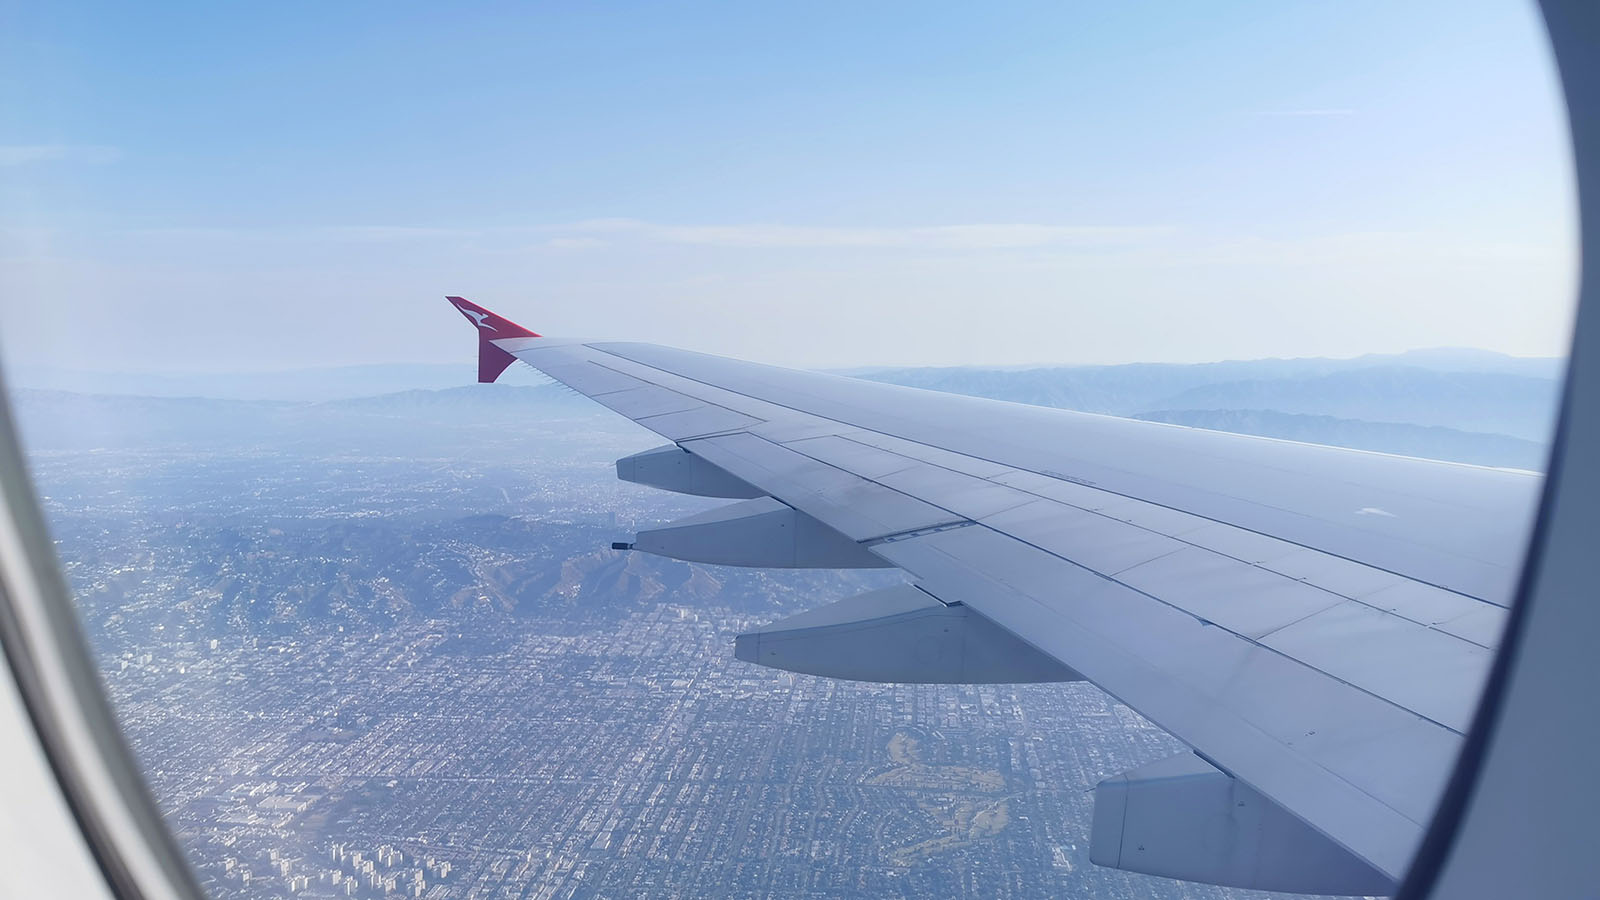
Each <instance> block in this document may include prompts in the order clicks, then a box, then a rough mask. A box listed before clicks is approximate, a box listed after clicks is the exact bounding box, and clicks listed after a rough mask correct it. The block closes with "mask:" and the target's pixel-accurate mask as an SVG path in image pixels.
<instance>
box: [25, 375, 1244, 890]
mask: <svg viewBox="0 0 1600 900" xmlns="http://www.w3.org/2000/svg"><path fill="white" fill-rule="evenodd" d="M82 402H86V401H83V400H82V399H81V398H80V399H74V398H69V397H43V398H32V400H31V401H30V402H29V403H24V404H23V407H24V415H25V424H27V423H30V422H31V423H32V427H31V430H30V434H31V435H32V437H33V439H34V444H33V453H32V458H33V462H34V466H35V469H36V473H37V477H38V479H39V481H40V483H41V486H42V491H43V493H44V495H45V502H46V506H47V509H48V511H49V513H50V515H51V518H52V524H53V527H54V528H55V530H56V535H57V539H58V545H59V547H60V552H61V555H62V557H63V560H64V562H65V564H66V566H67V571H68V573H69V577H70V579H71V582H72V585H73V587H74V589H75V590H76V591H77V593H78V596H79V598H80V602H81V604H82V608H83V612H84V620H85V624H86V628H87V631H88V633H89V635H90V638H91V642H92V643H93V645H94V647H95V649H96V651H97V653H98V654H99V659H100V662H101V665H102V669H103V671H104V675H105V680H106V684H107V687H108V688H109V691H110V694H111V697H112V699H113V701H114V703H115V706H116V708H117V711H118V713H119V715H120V716H121V717H122V721H123V723H124V726H125V728H126V731H127V735H128V737H129V740H130V742H131V743H132V745H133V747H134V749H135V751H136V753H137V755H138V757H139V758H140V760H141V761H142V764H143V766H144V768H145V771H146V773H147V775H148V777H149V779H150V783H151V785H152V788H153V790H154V793H155V795H156V797H157V798H158V800H159V802H160V804H161V806H162V808H163V810H164V811H165V813H166V815H167V818H168V821H169V822H170V824H171V826H172V827H173V829H174V831H175V832H176V834H177V836H178V838H179V840H180V841H181V843H182V844H183V846H184V847H185V848H186V849H187V851H188V853H189V856H190V859H191V860H192V861H193V864H194V868H195V871H196V873H197V876H198V878H199V880H200V882H201V883H202V885H203V886H204V887H205V889H206V890H207V891H208V892H209V893H210V894H211V895H212V896H213V897H217V898H246V897H249V898H276V897H297V898H316V897H361V898H380V897H381V898H389V897H424V898H431V900H446V898H541V900H542V898H578V897H683V898H714V897H752V898H753V897H817V898H820V897H874V898H876V897H972V898H995V897H1039V896H1073V897H1089V896H1093V897H1151V896H1154V897H1163V898H1179V897H1225V896H1234V895H1235V893H1237V892H1228V891H1224V890H1221V889H1218V888H1213V887H1208V886H1201V885H1191V884H1183V883H1178V882H1172V881H1166V880H1162V879H1153V878H1146V877H1142V876H1137V875H1130V874H1128V873H1123V872H1118V871H1112V870H1108V869H1103V868H1100V867H1097V866H1093V865H1091V864H1090V863H1089V861H1088V847H1087V837H1088V827H1089V818H1090V810H1091V806H1092V799H1093V793H1092V792H1093V787H1094V785H1095V783H1096V782H1097V781H1098V780H1100V779H1101V778H1104V777H1106V776H1109V775H1114V774H1116V773H1118V772H1121V771H1123V770H1125V769H1127V768H1130V767H1132V766H1135V765H1140V764H1143V763H1146V762H1150V761H1153V760H1155V759H1159V758H1162V757H1164V756H1168V755H1171V754H1173V753H1175V752H1179V751H1180V750H1181V749H1182V748H1181V747H1180V746H1179V745H1178V744H1177V743H1176V742H1175V741H1173V740H1172V739H1171V738H1170V737H1168V736H1167V735H1166V734H1164V733H1163V732H1161V731H1160V730H1159V729H1157V728H1155V727H1153V726H1152V725H1150V724H1149V723H1147V722H1145V721H1144V720H1143V719H1141V718H1140V717H1139V716H1137V715H1136V714H1134V713H1133V712H1131V711H1130V710H1128V709H1127V708H1125V707H1123V706H1121V705H1119V704H1117V703H1116V702H1114V701H1113V700H1111V699H1110V698H1108V697H1107V696H1105V695H1104V694H1102V693H1100V692H1099V691H1097V690H1095V689H1094V688H1092V687H1089V686H1086V685H1082V684H1066V685H1038V686H937V685H884V684H863V683H853V682H841V681H832V680H827V679H821V678H814V677H809V676H797V675H792V674H788V673H783V672H777V671H773V670H768V669H763V668H759V667H756V666H751V665H748V664H745V663H741V662H738V661H735V660H734V659H733V652H732V651H733V637H734V635H735V634H737V633H738V632H739V631H741V630H744V629H748V628H751V627H753V626H755V625H758V624H760V623H762V622H765V621H770V620H771V619H773V618H776V617H779V616H782V615H787V614H790V613H793V612H796V611H799V610H801V609H805V608H809V607H812V606H816V605H819V604H821V603H824V602H827V601H830V600H833V599H835V598H837V597H840V596H848V595H850V594H853V593H857V592H860V591H862V590H866V589H870V588H872V587H877V586H882V585H884V584H887V583H892V582H893V581H895V580H896V579H897V578H898V577H899V576H898V575H896V574H893V573H886V572H868V573H836V572H787V573H784V572H767V571H753V570H736V569H723V568H712V567H702V566H694V565H687V564H682V563H677V562H672V561H668V560H662V559H657V558H654V557H649V556H645V555H642V554H632V553H619V552H615V551H612V550H609V549H601V548H605V547H608V546H609V541H611V540H612V539H614V538H616V537H618V536H619V535H621V534H623V533H625V532H630V531H632V530H633V529H634V528H635V527H636V526H639V525H645V524H651V523H655V522H659V521H662V520H665V519H670V518H672V517H674V516H677V515H681V514H683V513H685V512H688V511H692V510H695V509H700V508H704V507H705V506H706V505H708V504H709V503H712V502H715V501H703V500H699V499H695V498H683V497H676V496H673V495H670V494H661V493H657V492H651V491H648V490H645V489H640V488H636V487H633V486H630V485H623V484H618V483H617V482H615V480H614V478H613V477H612V474H611V471H610V466H609V461H610V460H611V459H612V458H614V457H615V456H617V455H620V454H623V453H627V452H632V451H636V450H638V449H642V448H643V447H646V446H650V445H651V444H652V443H654V442H653V441H651V440H650V437H649V436H648V435H644V434H642V433H641V432H638V431H636V430H633V429H631V427H630V426H628V425H627V423H620V422H613V421H612V420H609V419H606V418H604V416H603V414H593V413H591V412H590V411H589V410H587V409H585V408H583V407H580V406H577V405H576V404H575V401H571V400H565V399H561V400H553V399H551V398H549V397H544V398H542V399H540V401H539V403H540V404H542V405H539V406H537V407H534V408H532V409H531V410H530V409H529V408H524V407H525V406H526V405H525V404H524V405H523V406H519V407H516V409H515V411H516V412H517V413H518V415H516V416H514V417H512V416H509V415H503V414H504V413H507V412H509V411H510V410H507V409H501V408H500V407H497V406H495V405H494V404H493V403H490V404H487V405H485V404H482V403H477V404H475V403H471V402H469V403H465V404H464V406H465V409H464V410H462V409H455V410H450V411H449V412H442V411H441V410H440V409H439V408H437V407H435V406H434V405H432V404H430V403H428V402H426V398H422V399H420V400H419V398H410V399H408V400H406V401H404V402H400V401H394V402H390V403H387V404H385V403H374V404H371V405H368V406H364V407H355V408H352V407H349V406H346V407H342V408H340V409H337V410H320V411H318V410H315V409H312V410H309V411H308V410H306V409H299V408H295V409H289V408H280V407H274V406H270V405H267V406H261V407H259V408H255V409H253V410H247V411H245V412H242V413H240V414H239V418H238V420H237V422H238V423H239V424H237V426H236V427H223V428H218V427H215V425H216V423H217V422H218V421H229V420H228V419H227V416H228V415H230V414H231V413H230V412H229V410H226V409H217V408H206V409H200V410H198V411H194V410H189V409H188V408H187V407H185V406H184V405H183V404H184V403H185V401H172V403H173V404H176V405H174V406H171V407H166V408H165V412H164V413H163V416H165V418H163V416H156V417H154V418H153V419H152V418H150V417H137V418H134V417H130V418H129V420H128V421H129V422H137V423H139V424H137V425H129V426H128V427H129V429H130V430H129V431H126V432H123V433H115V434H108V433H104V432H103V431H102V432H99V433H96V434H93V435H90V436H87V437H85V436H84V435H82V434H79V433H76V432H74V431H73V430H72V429H71V428H70V427H67V426H68V425H70V422H71V420H72V419H73V417H74V416H75V415H76V414H77V413H81V410H77V412H74V409H75V406H74V404H78V403H82ZM57 407H59V408H57ZM191 412H192V413H193V414H194V417H195V418H194V419H193V421H189V420H188V419H185V418H184V417H185V416H188V415H189V414H190V413H191ZM233 412H238V411H237V410H234V411H233ZM533 412H537V413H538V415H537V416H534V415H532V413H533ZM58 413H59V415H58ZM525 414H526V415H525ZM474 416H478V417H480V418H481V420H480V419H479V418H474ZM156 421H161V422H166V423H167V424H168V425H169V426H171V427H168V428H165V429H160V430H159V433H155V432H152V431H151V430H150V429H151V428H152V427H153V426H152V425H151V424H150V423H151V422H156ZM246 422H248V423H252V424H250V425H249V426H247V425H245V424H243V423H246ZM208 423H209V424H208ZM1256 896H1259V895H1256Z"/></svg>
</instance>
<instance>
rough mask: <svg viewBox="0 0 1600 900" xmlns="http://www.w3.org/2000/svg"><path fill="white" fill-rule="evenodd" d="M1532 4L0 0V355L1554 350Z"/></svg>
mask: <svg viewBox="0 0 1600 900" xmlns="http://www.w3.org/2000/svg"><path fill="white" fill-rule="evenodd" d="M1541 28H1542V26H1541V25H1540V23H1539V22H1538V20H1537V15H1536V11H1535V9H1534V8H1533V6H1532V4H1531V3H1525V2H1520V0H1518V2H1513V0H1474V2H1470V3H1462V2H1459V0H1408V2H1406V3H1393V2H1390V0H1341V2H1323V0H1315V2H1314V0H1271V2H1268V0H1258V2H1225V0H1219V2H1208V3H1198V2H1195V3H1189V2H1167V3H1152V2H1143V0H1131V2H1119V3H1104V2H1092V3H1091V2H1063V0H1049V2H1024V3H1011V2H996V3H986V4H942V3H892V2H886V3H873V4H860V3H828V2H817V3H804V4H776V3H758V4H733V3H675V2H652V3H602V4H576V3H519V4H503V5H502V4H479V3H463V4H410V3H381V4H380V3H371V4H361V3H293V2H289V3H278V4H234V3H192V4H186V3H168V4H157V5H146V4H113V3H105V4H96V3H72V2H60V3H37V2H18V0H0V352H3V354H4V358H5V360H6V361H7V362H8V363H9V364H11V365H13V366H16V365H42V364H52V365H67V366H77V367H82V368H94V369H101V370H108V371H251V370H269V369H282V368H294V367H302V366H327V365H346V364H364V363H391V362H445V361H455V360H470V359H471V358H472V356H473V353H474V346H475V344H474V338H473V336H472V334H471V331H470V329H469V328H468V326H467V324H466V323H465V322H464V321H463V320H462V319H461V318H460V317H459V316H458V315H457V314H456V313H455V312H454V311H453V310H452V309H450V308H449V307H448V306H447V305H446V304H445V302H444V300H443V299H442V298H443V296H444V295H445V294H461V295H464V296H467V297H469V298H471V299H473V300H475V301H477V302H479V303H481V304H483V305H485V306H487V307H489V308H491V309H494V310H496V311H497V312H500V313H502V314H503V315H505V316H506V317H508V318H510V319H513V320H516V321H518V322H520V323H522V324H524V325H526V326H528V327H530V328H532V329H533V330H535V331H539V332H543V333H546V334H559V335H563V336H579V337H596V338H621V339H630V340H642V341H650V342H655V343H662V344H669V345H674V346H680V347H688V348H692V349H697V350H703V351H707V352H712V353H720V354H724V355H730V356H737V357H741V358H746V359H757V360H761V361H766V362H774V363H779V364H785V365H797V366H806V367H847V366H866V365H957V364H987V365H994V364H999V365H1026V364H1077V363H1085V364H1091V363H1092V364H1099V363H1117V362H1133V361H1146V362H1148V361H1167V362H1194V361H1206V360H1217V359H1238V358H1259V357H1272V356H1279V357H1291V356H1353V355H1358V354H1361V353H1367V352H1395V351H1402V350H1407V349H1413V348H1420V347H1436V346H1471V347H1482V348H1486V349H1492V350H1498V351H1502V352H1506V353H1512V354H1516V355H1533V356H1545V355H1559V354H1561V353H1563V352H1564V350H1565V342H1566V339H1567V329H1568V322H1569V319H1570V316H1571V303H1572V300H1571V297H1572V295H1573V292H1574V290H1575V285H1576V276H1575V272H1576V213H1575V204H1574V200H1573V179H1572V174H1571V164H1570V159H1569V150H1568V147H1567V136H1566V131H1565V121H1564V112H1563V109H1562V106H1561V101H1560V97H1559V92H1558V85H1557V82H1556V79H1555V75H1554V71H1553V65H1552V61H1551V58H1550V55H1549V51H1548V49H1547V47H1546V45H1545V39H1544V36H1543V33H1542V30H1541Z"/></svg>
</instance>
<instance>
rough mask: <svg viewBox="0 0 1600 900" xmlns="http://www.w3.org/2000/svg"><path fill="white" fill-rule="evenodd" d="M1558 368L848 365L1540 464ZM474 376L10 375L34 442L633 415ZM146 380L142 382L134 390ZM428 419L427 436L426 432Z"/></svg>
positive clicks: (375, 432) (1226, 426)
mask: <svg viewBox="0 0 1600 900" xmlns="http://www.w3.org/2000/svg"><path fill="white" fill-rule="evenodd" d="M1562 365H1563V363H1562V361H1561V360H1558V359H1525V358H1519V357H1511V356H1505V355H1502V354H1498V353H1491V352H1488V351H1482V350H1456V349H1437V350H1423V351H1415V352H1412V353H1405V354H1397V355H1373V356H1363V357H1357V358H1355V359H1343V360H1339V359H1266V360H1248V361H1230V362H1218V363H1204V364H1196V365H1175V364H1132V365H1119V366H1056V367H1039V368H982V367H947V368H899V369H870V370H857V371H855V372H853V373H852V374H854V375H856V376H857V377H861V378H866V379H870V380H875V381H883V382H888V383H892V384H901V385H907V386H911V387H918V388H925V389H929V390H938V391H948V392H952V393H958V394H968V395H973V396H979V397H989V398H993V399H998V400H1007V401H1012V402H1019V403H1030V404H1034V405H1039V406H1052V407H1059V408H1063V409H1076V410H1083V411H1086V412H1095V413H1105V414H1110V415H1118V416H1127V417H1131V418H1140V419H1146V420H1150V421H1158V422H1165V423H1169V424H1177V425H1185V426H1189V427H1196V428H1210V429H1215V430H1221V431H1233V432H1238V433H1244V434H1256V435H1262V436H1266V437H1274V438H1281V439H1287V440H1296V441H1304V442H1308V443H1319V444H1329V445H1333V446H1342V447H1353V448H1356V449H1362V450H1374V451H1379V452H1386V453H1399V454H1403V455H1409V456H1425V457H1430V458H1437V459H1447V460H1453V461H1457V462H1467V463H1473V464H1478V465H1496V466H1510V467H1515V468H1539V467H1541V466H1542V465H1543V459H1544V446H1545V443H1546V442H1547V440H1548V436H1549V434H1550V432H1551V430H1552V429H1553V427H1554V421H1555V413H1556V407H1557V401H1558V396H1559V390H1560V385H1559V381H1558V378H1559V375H1560V373H1561V369H1562ZM472 375H473V372H472V370H471V369H470V368H463V367H460V366H427V365H420V366H357V367H347V368H341V369H321V370H303V371H300V372H289V373H267V374H254V375H226V376H206V377H204V378H201V377H199V376H126V377H112V376H102V375H89V374H85V373H75V374H74V373H68V372H64V371H57V372H53V373H51V372H46V373H40V372H38V371H34V372H31V373H30V372H28V371H26V370H24V371H23V372H21V373H17V375H16V376H15V378H14V383H15V384H18V385H21V388H19V389H18V390H16V391H14V398H15V403H16V404H17V406H18V409H19V414H20V417H21V419H22V420H23V422H24V424H25V426H26V428H27V432H28V435H29V437H30V442H31V443H32V444H33V445H34V446H35V447H40V448H49V447H51V446H65V445H71V446H84V445H85V442H87V443H88V444H90V445H103V446H116V445H117V444H118V443H125V442H129V441H132V442H135V443H142V442H146V441H155V442H159V443H163V444H170V443H174V442H177V443H182V442H185V441H193V442H198V443H200V444H209V443H213V442H215V441H217V440H224V441H229V442H238V441H247V442H248V441H260V442H264V443H276V442H280V441H285V440H318V441H328V440H334V439H335V438H336V436H337V435H345V436H351V435H354V436H356V437H357V438H361V439H363V440H361V441H359V442H361V443H369V441H367V440H365V439H367V438H370V439H371V440H370V443H374V444H382V445H384V446H392V447H394V448H395V449H396V451H397V452H403V451H404V450H405V448H406V447H407V446H408V445H409V444H419V445H420V444H421V443H431V444H433V445H436V449H440V450H446V449H448V447H449V446H450V443H449V441H450V440H452V439H455V440H459V439H460V435H459V434H457V435H456V436H455V437H454V438H450V437H448V436H447V435H446V433H445V432H440V431H438V428H437V427H438V426H445V425H448V426H450V427H451V429H457V428H466V429H477V428H482V427H483V426H491V425H492V426H495V427H496V430H505V431H509V432H510V435H508V436H518V435H520V436H523V437H525V438H527V439H535V438H537V437H538V436H540V435H541V434H542V432H541V422H542V421H544V420H545V419H548V418H550V417H556V418H560V419H563V420H571V419H589V418H590V417H593V418H592V421H594V422H595V423H596V427H613V426H614V425H615V424H622V425H626V423H620V420H614V419H611V420H609V421H608V422H607V425H605V426H601V425H599V424H598V423H599V421H600V420H601V419H602V418H604V419H609V417H610V413H608V412H606V411H604V410H603V409H601V408H600V407H599V406H598V405H596V404H593V403H592V402H590V401H588V400H586V399H584V398H582V397H581V396H578V395H576V394H574V393H572V392H571V391H568V390H567V389H566V388H564V387H562V386H560V385H557V384H554V383H551V382H549V381H548V380H546V379H543V378H542V376H539V375H538V374H537V373H535V372H533V371H532V370H529V369H527V368H526V367H520V366H519V367H513V368H512V369H511V370H508V378H507V380H508V381H510V382H511V383H508V384H496V385H478V384H470V383H468V384H460V383H459V382H461V381H468V382H470V380H471V378H472ZM30 378H32V379H42V380H43V381H44V382H46V383H48V384H55V385H60V384H76V385H80V386H90V385H99V386H100V387H101V388H102V389H100V390H62V389H60V388H44V389H41V388H40V387H38V386H37V381H35V386H33V387H29V385H30ZM152 379H153V380H152ZM519 382H520V383H519ZM319 386H320V387H319ZM141 388H144V389H149V390H151V391H152V392H153V393H152V394H149V395H142V396H133V395H136V394H138V393H139V389H141ZM319 391H320V393H319ZM308 395H309V396H308ZM357 425H359V427H353V426H357ZM425 425H427V426H433V430H432V431H431V432H430V430H429V428H426V427H421V426H425ZM446 430H447V431H450V429H446ZM545 430H548V429H545ZM451 434H455V432H453V431H451ZM346 439H347V438H346ZM63 442H64V443H63ZM96 442H99V444H96Z"/></svg>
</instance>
